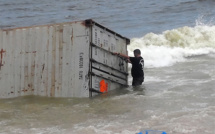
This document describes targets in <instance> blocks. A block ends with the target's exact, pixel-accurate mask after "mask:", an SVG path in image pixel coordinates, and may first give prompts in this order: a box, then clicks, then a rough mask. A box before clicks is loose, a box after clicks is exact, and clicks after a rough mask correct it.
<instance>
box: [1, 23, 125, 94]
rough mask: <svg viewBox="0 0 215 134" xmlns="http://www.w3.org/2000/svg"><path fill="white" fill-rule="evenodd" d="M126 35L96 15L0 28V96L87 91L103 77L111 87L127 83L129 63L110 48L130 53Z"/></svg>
mask: <svg viewBox="0 0 215 134" xmlns="http://www.w3.org/2000/svg"><path fill="white" fill-rule="evenodd" d="M87 23H89V25H86V24H87ZM97 30H98V31H99V32H97V34H96V31H97ZM106 30H107V31H106ZM103 32H104V33H107V34H104V33H103ZM127 40H128V39H126V38H123V37H121V36H120V35H117V34H116V33H114V32H112V31H110V30H109V29H106V28H105V27H103V26H101V25H99V24H98V23H96V22H94V21H92V20H87V21H80V22H72V23H61V24H53V25H45V26H34V27H26V28H17V29H8V30H0V85H1V87H0V98H10V97H17V96H23V95H41V96H53V97H88V96H89V95H95V94H91V92H92V91H94V92H95V91H96V92H97V91H98V92H100V88H101V85H98V84H99V83H98V82H101V81H102V80H103V79H106V80H105V81H107V82H108V84H109V85H108V90H112V89H114V88H117V87H119V85H127V75H126V73H127V64H126V63H124V62H125V61H124V60H122V59H121V58H120V57H117V56H115V55H112V54H111V53H110V52H109V51H112V52H114V51H118V52H122V53H124V54H126V53H127V51H126V48H127V47H126V45H127V44H126V41H127ZM101 41H102V42H101ZM98 55H99V56H98ZM102 56H103V57H102ZM116 63H117V64H118V65H117V64H116ZM121 63H123V67H122V65H120V64H121ZM93 71H94V72H93ZM96 71H97V72H96ZM107 72H111V73H112V75H111V73H107ZM113 74H116V76H115V75H113ZM110 76H111V77H110ZM112 77H114V78H112ZM117 77H119V78H117ZM117 81H119V82H117ZM113 82H115V83H117V84H115V85H114V84H112V85H114V86H111V83H113ZM96 84H97V86H95V85H96ZM93 86H94V87H93ZM98 92H97V93H98Z"/></svg>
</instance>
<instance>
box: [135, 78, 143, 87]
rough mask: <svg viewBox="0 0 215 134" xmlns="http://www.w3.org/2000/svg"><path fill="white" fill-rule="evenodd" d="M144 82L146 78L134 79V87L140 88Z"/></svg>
mask: <svg viewBox="0 0 215 134" xmlns="http://www.w3.org/2000/svg"><path fill="white" fill-rule="evenodd" d="M143 81H144V78H143V77H140V78H133V81H132V86H139V85H142V83H143Z"/></svg>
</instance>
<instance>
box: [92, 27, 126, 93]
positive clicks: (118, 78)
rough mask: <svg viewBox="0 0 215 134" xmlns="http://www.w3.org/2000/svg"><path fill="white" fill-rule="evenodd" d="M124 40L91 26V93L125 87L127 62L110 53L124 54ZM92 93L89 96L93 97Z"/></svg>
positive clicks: (100, 28)
mask: <svg viewBox="0 0 215 134" xmlns="http://www.w3.org/2000/svg"><path fill="white" fill-rule="evenodd" d="M126 47H127V44H126V40H125V39H123V38H121V37H118V36H116V35H115V34H114V33H111V32H110V31H106V30H105V29H104V28H102V27H99V26H96V25H93V26H92V42H91V57H90V62H91V91H92V92H96V93H103V92H108V91H109V90H112V89H116V88H120V87H121V86H127V76H128V73H127V70H128V68H127V62H126V60H125V59H123V58H121V57H119V56H117V55H113V54H112V52H120V53H124V54H126V53H127V51H126ZM94 94H95V93H92V94H91V95H94Z"/></svg>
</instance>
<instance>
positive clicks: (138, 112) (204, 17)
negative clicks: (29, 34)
mask: <svg viewBox="0 0 215 134" xmlns="http://www.w3.org/2000/svg"><path fill="white" fill-rule="evenodd" d="M214 7H215V1H214V0H177V1H176V0H168V1H167V0H166V1H164V0H163V1H160V0H150V1H146V0H132V1H131V0H109V1H107V0H106V1H105V0H34V1H33V0H18V1H16V0H7V1H6V0H0V28H3V29H4V28H13V27H23V26H31V25H41V24H49V23H58V22H69V21H77V20H85V19H89V18H92V19H94V20H95V21H97V22H98V23H101V24H102V25H104V26H107V27H109V28H110V29H112V30H114V31H116V32H118V33H120V34H122V35H124V36H127V37H129V38H130V39H131V43H130V45H129V46H128V52H129V55H132V52H133V50H134V49H136V48H139V49H141V51H142V56H143V58H144V59H145V70H144V71H145V82H144V84H143V85H142V86H140V87H138V88H133V87H131V86H130V87H128V88H123V89H117V90H114V91H111V92H109V93H108V94H104V95H101V96H97V97H95V98H91V99H90V98H46V97H38V96H27V97H18V98H13V99H1V100H0V134H7V133H10V134H11V133H12V134H17V133H20V134H21V133H28V134H31V133H32V134H47V133H48V134H59V133H65V134H71V133H72V134H83V133H87V134H95V133H99V134H135V133H138V132H140V131H142V130H160V131H165V132H167V133H168V134H215V62H214V61H215V25H214V24H215V20H214V14H215V8H214ZM129 67H130V66H129ZM129 83H131V77H130V78H129Z"/></svg>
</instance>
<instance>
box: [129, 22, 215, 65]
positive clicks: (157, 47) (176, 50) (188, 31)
mask: <svg viewBox="0 0 215 134" xmlns="http://www.w3.org/2000/svg"><path fill="white" fill-rule="evenodd" d="M214 37H215V26H214V25H212V26H210V25H197V26H195V27H188V26H185V27H181V28H177V29H172V30H167V31H164V32H163V33H162V34H155V33H148V34H146V35H145V36H144V37H142V38H133V39H132V40H131V45H130V46H129V47H128V51H129V55H132V54H133V50H134V49H136V48H139V49H141V51H142V56H143V57H144V59H145V67H147V68H153V67H165V66H171V65H173V64H175V63H177V62H182V61H185V60H187V59H186V58H187V57H190V56H198V55H205V54H210V53H215V38H214Z"/></svg>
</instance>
